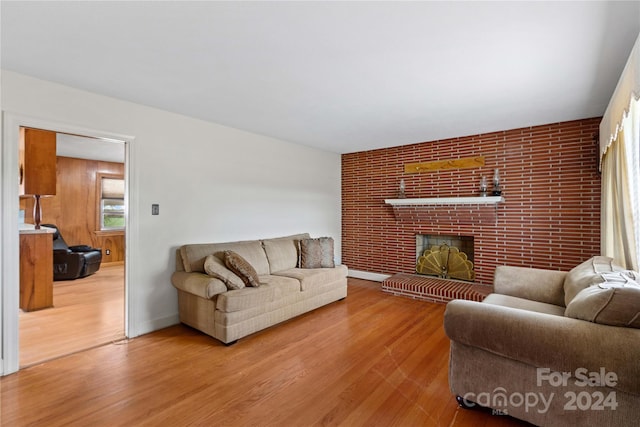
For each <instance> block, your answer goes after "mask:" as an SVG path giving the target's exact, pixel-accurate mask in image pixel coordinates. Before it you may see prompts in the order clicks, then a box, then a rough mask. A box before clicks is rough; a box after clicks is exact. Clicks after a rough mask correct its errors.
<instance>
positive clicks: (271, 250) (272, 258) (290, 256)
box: [262, 233, 309, 274]
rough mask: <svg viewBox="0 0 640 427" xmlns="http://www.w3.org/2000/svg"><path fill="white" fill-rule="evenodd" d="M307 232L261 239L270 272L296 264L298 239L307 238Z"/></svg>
mask: <svg viewBox="0 0 640 427" xmlns="http://www.w3.org/2000/svg"><path fill="white" fill-rule="evenodd" d="M308 238H309V234H307V233H304V234H296V235H293V236H287V237H278V238H275V239H266V240H263V241H262V246H263V247H264V251H265V253H266V254H267V260H268V261H269V269H270V272H271V274H273V273H276V272H278V271H282V270H289V269H291V268H295V267H297V266H298V258H299V246H300V240H302V239H308Z"/></svg>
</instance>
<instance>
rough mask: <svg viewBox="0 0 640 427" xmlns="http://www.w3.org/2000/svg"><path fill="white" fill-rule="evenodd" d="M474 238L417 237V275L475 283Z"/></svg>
mask: <svg viewBox="0 0 640 427" xmlns="http://www.w3.org/2000/svg"><path fill="white" fill-rule="evenodd" d="M473 254H474V251H473V236H440V235H424V234H417V235H416V273H418V274H425V275H429V276H436V277H440V278H443V279H459V280H466V281H470V282H473V281H474V279H475V271H474V267H473Z"/></svg>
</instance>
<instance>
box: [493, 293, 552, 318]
mask: <svg viewBox="0 0 640 427" xmlns="http://www.w3.org/2000/svg"><path fill="white" fill-rule="evenodd" d="M482 304H493V305H501V306H503V307H510V308H517V309H520V310H527V311H535V312H536V313H544V314H553V315H555V316H563V315H564V307H562V306H560V305H554V304H547V303H544V302H539V301H532V300H528V299H524V298H518V297H514V296H510V295H502V294H489V295H488V296H487V297H486V298H485V299H484V300H483V301H482Z"/></svg>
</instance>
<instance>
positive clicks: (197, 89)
mask: <svg viewBox="0 0 640 427" xmlns="http://www.w3.org/2000/svg"><path fill="white" fill-rule="evenodd" d="M0 8H1V10H0V15H1V19H2V29H1V43H2V44H1V47H2V57H1V60H2V67H3V68H5V69H8V70H13V71H16V72H20V73H24V74H27V75H32V76H35V77H39V78H42V79H45V80H50V81H55V82H59V83H63V84H66V85H69V86H74V87H77V88H81V89H85V90H88V91H92V92H96V93H101V94H105V95H108V96H113V97H116V98H121V99H124V100H129V101H132V102H136V103H140V104H144V105H149V106H153V107H157V108H161V109H164V110H168V111H173V112H177V113H181V114H184V115H187V116H192V117H196V118H200V119H204V120H208V121H212V122H216V123H220V124H224V125H228V126H233V127H236V128H240V129H244V130H248V131H252V132H256V133H260V134H263V135H268V136H272V137H275V138H279V139H283V140H287V141H291V142H294V143H300V144H304V145H308V146H314V147H319V148H322V149H325V150H329V151H334V152H338V153H345V152H353V151H360V150H368V149H374V148H380V147H388V146H395V145H403V144H409V143H415V142H422V141H430V140H435V139H442V138H450V137H457V136H463V135H472V134H477V133H482V132H490V131H495V130H504V129H512V128H517V127H523V126H531V125H538V124H544V123H550V122H559V121H565V120H573V119H579V118H586V117H595V116H600V115H602V114H603V113H604V110H605V108H606V106H607V104H608V101H609V98H610V96H611V94H612V92H613V90H614V88H615V85H616V83H617V80H618V77H619V75H620V73H621V71H622V68H623V67H624V63H625V61H626V59H627V57H628V55H629V52H630V51H631V48H632V46H633V43H634V41H635V39H636V37H637V36H638V33H639V31H640V2H638V1H635V2H269V1H266V2H203V1H200V2H185V1H173V2H166V1H165V2H54V1H53V2H52V1H47V2H7V1H2V2H1V3H0Z"/></svg>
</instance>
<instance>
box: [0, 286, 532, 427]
mask: <svg viewBox="0 0 640 427" xmlns="http://www.w3.org/2000/svg"><path fill="white" fill-rule="evenodd" d="M444 307H445V306H444V305H442V304H433V303H428V302H424V301H417V300H411V299H407V298H402V297H396V296H391V295H387V294H384V293H383V292H381V290H380V284H379V283H374V282H368V281H363V280H358V279H349V296H348V297H347V298H346V299H345V300H344V301H339V302H336V303H333V304H330V305H328V306H325V307H322V308H320V309H317V310H315V311H313V312H311V313H307V314H305V315H303V316H299V317H297V318H295V319H292V320H290V321H288V322H285V323H283V324H280V325H277V326H275V327H272V328H269V329H267V330H265V331H261V332H258V333H256V334H253V335H251V336H249V337H246V338H244V339H241V340H240V341H238V343H237V344H235V345H233V346H230V347H226V346H224V345H222V344H221V343H220V342H218V341H216V340H214V339H213V338H210V337H208V336H206V335H204V334H202V333H200V332H198V331H196V330H193V329H191V328H188V327H186V326H183V325H177V326H173V327H170V328H167V329H164V330H161V331H157V332H154V333H151V334H148V335H144V336H141V337H138V338H135V339H132V340H128V341H122V342H120V343H114V344H108V345H104V346H101V347H97V348H93V349H90V350H87V351H83V352H80V353H76V354H73V355H70V356H67V357H63V358H59V359H56V360H53V361H51V362H48V363H45V364H41V365H36V366H32V367H30V368H28V369H24V370H21V371H20V372H18V373H16V374H12V375H9V376H7V377H3V378H1V379H0V388H1V392H2V393H1V398H0V404H1V406H0V407H1V409H2V417H1V419H2V425H3V426H5V425H6V426H9V425H11V426H23V425H30V426H38V425H46V426H61V425H74V426H75V425H80V426H84V425H86V426H89V425H90V426H118V425H123V426H124V425H127V426H134V425H135V426H159V425H163V426H182V425H199V426H213V425H216V426H217V425H224V426H226V425H228V426H248V425H251V426H257V425H259V426H308V425H344V426H364V425H367V426H371V425H378V426H494V425H495V426H516V425H526V424H524V423H521V422H519V421H517V420H514V419H511V418H508V417H501V416H491V415H490V414H487V413H484V412H479V411H473V410H464V409H461V408H458V405H457V404H456V402H455V399H454V397H453V396H452V395H451V394H450V392H449V387H448V383H447V365H448V363H447V361H448V352H449V341H448V339H447V338H446V336H445V334H444V330H443V327H442V318H443V313H444Z"/></svg>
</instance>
